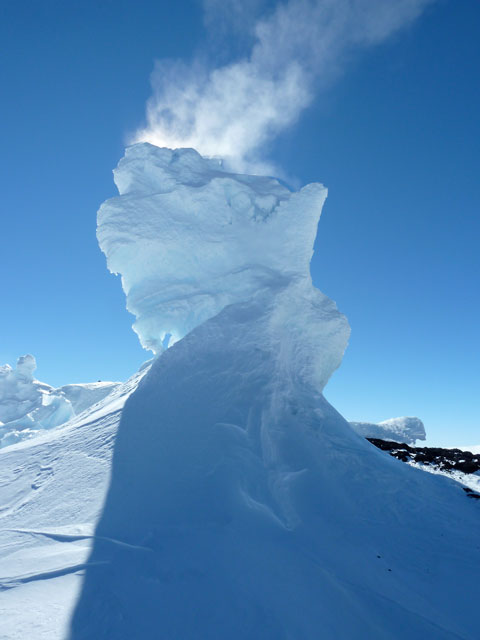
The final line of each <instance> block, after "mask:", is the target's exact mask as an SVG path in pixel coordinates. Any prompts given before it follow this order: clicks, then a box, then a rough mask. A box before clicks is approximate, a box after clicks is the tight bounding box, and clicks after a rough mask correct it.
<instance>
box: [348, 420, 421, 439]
mask: <svg viewBox="0 0 480 640" xmlns="http://www.w3.org/2000/svg"><path fill="white" fill-rule="evenodd" d="M350 426H351V427H352V428H353V429H354V431H356V432H357V433H358V434H360V435H361V436H363V437H364V438H381V439H383V440H393V441H394V442H405V443H406V444H415V442H416V441H417V440H425V439H426V434H425V427H424V425H423V422H422V421H421V420H420V419H419V418H413V417H404V418H390V419H389V420H384V421H383V422H378V423H374V422H350Z"/></svg>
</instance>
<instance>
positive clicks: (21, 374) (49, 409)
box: [0, 354, 119, 448]
mask: <svg viewBox="0 0 480 640" xmlns="http://www.w3.org/2000/svg"><path fill="white" fill-rule="evenodd" d="M36 367H37V364H36V361H35V358H34V357H33V356H32V355H30V354H27V355H25V356H21V357H20V358H19V359H18V361H17V366H16V368H15V369H12V367H11V366H10V365H8V364H7V365H4V366H2V367H0V448H1V447H6V446H8V445H12V444H16V443H17V442H21V441H22V440H28V439H30V438H33V437H35V436H37V435H38V434H39V433H41V432H42V431H43V430H45V429H53V428H54V427H58V426H60V425H62V424H65V423H66V422H68V421H69V420H70V419H71V418H73V416H75V415H78V414H79V413H81V412H82V411H84V410H85V409H87V408H88V407H90V406H91V405H93V404H95V403H96V402H99V401H100V400H102V399H103V398H104V397H105V396H107V395H108V394H109V393H111V392H112V391H113V389H115V387H116V386H118V384H119V383H117V382H92V383H86V384H72V385H66V386H64V387H60V388H58V389H55V388H53V387H51V386H50V385H48V384H45V383H44V382H39V381H38V380H35V379H34V377H33V373H34V371H35V369H36Z"/></svg>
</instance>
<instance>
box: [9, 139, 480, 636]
mask: <svg viewBox="0 0 480 640" xmlns="http://www.w3.org/2000/svg"><path fill="white" fill-rule="evenodd" d="M116 180H117V184H118V186H119V190H120V193H121V195H120V197H119V198H116V199H112V200H110V201H108V202H107V203H106V204H105V205H104V206H103V207H102V209H101V211H100V213H99V229H98V234H99V240H100V244H101V246H102V248H103V250H104V251H105V252H106V254H107V259H108V264H109V267H110V268H111V269H112V270H114V271H118V272H119V273H121V274H122V280H123V285H124V289H125V291H126V294H127V303H128V305H129V308H130V309H131V310H132V311H134V312H135V314H136V316H137V321H136V330H137V332H138V333H139V335H140V336H141V339H142V341H143V343H144V344H146V345H147V346H151V347H152V348H154V349H155V350H156V351H157V352H158V353H159V354H160V355H159V356H158V357H157V358H156V359H155V361H154V362H153V364H152V365H151V366H150V365H148V366H146V367H145V368H144V369H143V370H142V371H140V372H139V373H138V374H137V376H135V377H134V378H132V379H131V380H130V381H129V382H127V383H125V384H124V385H121V386H119V387H118V388H116V389H115V390H114V391H113V392H112V393H111V394H110V395H109V396H108V397H107V398H104V400H102V401H100V403H97V404H96V405H94V406H92V407H90V408H88V409H86V411H85V412H84V413H82V414H81V415H79V416H77V417H75V418H74V419H73V420H71V421H70V422H69V423H68V424H67V425H65V426H64V427H62V428H59V429H54V430H53V431H50V432H48V433H45V434H44V435H40V436H39V437H38V438H37V439H35V440H29V441H25V442H22V443H19V444H16V445H13V446H10V447H6V448H5V449H3V450H1V451H0V473H1V476H0V482H1V486H0V497H1V499H2V505H3V506H2V511H1V512H0V530H1V531H0V535H1V541H0V544H1V553H2V557H3V558H4V559H5V563H4V564H2V567H3V566H4V567H5V569H2V578H1V589H2V592H1V593H0V607H1V608H2V610H0V616H1V620H2V629H1V631H0V633H2V634H3V635H4V638H8V640H11V639H17V638H22V639H23V638H27V637H34V638H36V639H37V638H38V640H43V639H44V638H45V639H46V638H48V640H57V639H60V638H66V637H68V638H69V639H70V640H92V639H93V638H94V639H95V640H127V639H128V640H132V639H133V638H135V640H151V639H152V638H155V639H158V640H173V638H178V639H179V640H180V639H181V640H200V639H201V640H218V639H219V638H222V639H223V638H229V640H240V639H241V640H244V639H245V638H254V639H255V640H317V639H318V638H325V639H326V640H334V639H335V640H336V639H337V638H345V639H348V640H371V639H372V638H382V640H383V639H385V640H388V639H390V640H400V639H402V640H403V638H406V637H408V638H410V639H412V640H417V639H418V640H420V639H422V640H424V639H425V638H435V639H436V640H437V639H438V640H444V639H445V640H446V639H455V638H456V639H463V640H473V639H476V638H477V637H478V623H477V618H476V603H477V597H476V593H477V583H478V576H477V573H478V572H477V567H478V566H479V561H480V545H479V542H478V525H479V519H480V510H479V505H478V504H477V501H473V500H469V499H468V498H467V497H466V495H465V492H463V491H462V489H461V487H460V486H459V485H458V484H457V483H456V482H453V481H451V480H448V479H446V478H445V477H440V476H434V475H432V474H426V473H424V472H423V471H421V470H418V469H414V468H411V467H409V466H407V465H405V464H404V463H402V462H400V461H397V460H395V459H393V458H391V457H390V456H389V455H388V454H386V453H384V452H381V451H379V450H377V449H376V448H375V447H373V446H372V445H371V444H370V443H368V442H367V441H366V440H365V439H364V438H363V437H361V436H360V435H358V434H357V433H355V432H354V431H353V429H352V428H351V427H350V425H349V424H348V423H347V422H346V421H345V420H344V419H343V418H342V416H340V415H339V414H338V413H337V412H336V411H335V409H334V408H333V407H331V406H330V405H329V404H328V402H327V401H326V400H325V398H324V397H323V395H322V393H321V392H322V389H323V387H324V385H325V383H326V382H327V380H328V378H329V376H330V375H331V374H332V372H333V371H334V370H335V368H336V367H338V365H339V364H340V362H341V358H342V355H343V350H344V348H345V346H346V342H347V339H348V334H349V329H348V323H347V322H346V319H345V318H344V317H343V316H342V315H341V314H340V313H339V312H338V310H337V309H336V307H335V304H334V303H333V302H332V301H331V300H329V299H328V298H326V297H325V296H324V295H323V294H321V293H320V292H319V291H317V290H315V289H314V288H313V287H312V283H311V279H310V275H309V270H308V265H309V260H310V256H311V253H312V247H313V242H314V239H315V233H316V226H317V222H318V218H319V216H320V211H321V206H322V203H323V199H324V197H325V195H326V194H325V190H324V189H323V187H321V186H320V185H309V186H308V187H305V188H304V189H302V190H301V192H299V193H298V194H291V193H290V192H289V191H288V190H286V189H285V188H284V187H283V186H281V185H279V183H278V182H276V181H275V180H272V179H270V178H257V177H251V176H236V175H234V174H230V173H226V172H223V171H222V168H221V165H220V164H219V163H218V162H216V161H215V162H213V161H211V160H204V159H202V158H201V157H200V156H199V155H198V154H196V152H194V151H193V150H177V151H175V152H173V151H170V150H159V149H157V148H155V147H153V146H152V145H135V146H134V147H132V148H130V149H129V150H128V151H127V154H126V157H125V159H124V160H123V161H122V162H121V164H120V168H119V170H118V171H117V174H116ZM253 249H255V250H253ZM204 258H205V260H204ZM225 283H227V285H228V286H227V285H226V284H225ZM172 336H173V340H172V339H171V337H172ZM172 342H174V344H173V346H171V347H170V348H169V349H167V350H164V351H163V349H164V347H165V346H166V344H167V343H172ZM113 444H114V451H113V457H111V450H112V445H113ZM0 638H1V635H0Z"/></svg>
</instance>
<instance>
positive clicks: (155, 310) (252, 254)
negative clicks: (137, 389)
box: [97, 143, 348, 353]
mask: <svg viewBox="0 0 480 640" xmlns="http://www.w3.org/2000/svg"><path fill="white" fill-rule="evenodd" d="M114 176H115V183H116V185H117V187H118V190H119V193H120V195H119V197H116V198H112V199H111V200H108V201H107V202H105V203H104V204H103V205H102V206H101V208H100V210H99V213H98V230H97V236H98V240H99V244H100V247H101V249H102V250H103V252H104V253H105V255H106V257H107V264H108V268H109V269H110V271H112V272H114V273H120V274H121V276H122V283H123V288H124V291H125V293H126V296H127V308H128V310H129V311H131V312H132V313H133V314H135V316H136V322H135V324H134V329H135V331H136V332H137V333H138V335H139V337H140V340H141V343H142V345H143V346H144V347H146V348H148V349H152V350H153V351H154V352H155V353H159V352H161V351H162V349H163V346H164V345H165V343H166V341H168V339H169V336H171V338H170V344H171V343H172V342H174V341H176V340H178V339H180V338H182V337H183V336H184V335H186V334H187V333H188V332H189V331H191V330H192V329H193V328H194V327H196V326H197V325H199V324H201V323H202V322H204V321H205V320H207V319H208V318H211V317H213V316H215V315H216V314H217V313H218V312H219V311H220V310H221V309H223V308H224V307H226V306H227V305H229V304H233V303H235V302H240V301H245V300H249V299H251V298H252V296H253V295H254V294H258V293H259V292H261V291H266V290H271V289H279V288H283V287H285V286H287V285H289V284H291V283H297V284H298V285H299V286H303V288H304V291H307V292H308V295H310V296H312V293H311V291H308V290H309V289H310V290H311V280H310V271H309V265H310V260H311V257H312V252H313V243H314V240H315V236H316V232H317V225H318V220H319V217H320V213H321V209H322V205H323V203H324V200H325V198H326V195H327V191H326V189H325V188H324V187H323V186H322V185H320V184H310V185H307V186H306V187H304V188H303V189H301V190H300V191H299V192H297V193H292V192H291V191H290V190H289V189H287V188H286V187H285V186H283V185H282V184H280V183H279V182H278V181H277V180H275V179H273V178H268V177H261V176H248V175H237V174H232V173H228V172H226V171H224V170H223V169H222V165H221V162H219V161H218V160H212V159H205V158H202V156H200V155H199V154H198V153H197V152H196V151H195V150H193V149H177V150H171V149H161V148H158V147H155V146H153V145H150V144H148V143H142V144H136V145H133V146H132V147H129V148H128V149H127V150H126V153H125V157H124V158H123V159H122V160H121V161H120V163H119V165H118V167H117V169H116V170H115V171H114ZM302 295H303V294H302ZM313 304H317V305H318V306H320V307H322V306H323V305H324V301H323V300H322V299H321V298H320V297H319V296H317V300H316V301H315V302H314V303H313ZM330 307H332V305H330ZM290 311H291V313H292V314H293V313H294V312H295V310H294V309H293V308H292V309H291V310H290ZM332 313H333V311H332ZM337 319H338V321H339V323H340V324H341V325H342V328H341V330H342V331H343V334H344V339H343V347H342V352H343V348H344V347H345V343H346V339H347V337H348V328H347V323H346V320H345V319H344V318H343V317H342V316H340V314H338V313H337ZM339 330H340V327H339Z"/></svg>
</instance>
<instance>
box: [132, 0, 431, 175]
mask: <svg viewBox="0 0 480 640" xmlns="http://www.w3.org/2000/svg"><path fill="white" fill-rule="evenodd" d="M434 1H435V0H289V1H287V2H281V3H277V4H276V6H275V7H274V9H273V10H272V9H270V10H268V9H266V3H265V2H263V1H262V0H248V2H247V0H246V4H244V5H241V3H240V5H241V6H243V9H242V10H241V11H240V9H239V4H238V0H236V1H233V0H223V1H222V2H220V0H204V11H205V24H206V26H207V27H208V28H209V29H210V30H211V31H212V32H215V30H216V29H217V30H218V31H221V32H222V34H221V35H222V37H223V38H225V34H226V33H227V32H229V33H230V35H231V37H232V38H234V37H235V36H238V31H239V30H243V32H244V34H245V35H246V37H248V38H249V42H250V43H251V44H250V49H249V53H248V55H246V56H245V57H243V58H240V59H237V60H234V61H233V62H229V63H227V64H224V65H223V66H218V67H212V66H211V65H209V64H208V63H206V62H205V61H200V60H196V61H194V62H192V63H191V64H186V63H184V62H179V61H171V60H167V61H160V62H157V63H156V65H155V69H154V71H153V73H152V89H153V95H152V97H151V98H150V99H149V101H148V103H147V113H146V120H147V124H146V127H144V128H142V129H140V130H139V131H137V132H136V134H135V136H134V140H133V141H135V142H139V141H147V142H151V143H152V144H155V145H158V146H167V147H172V148H175V147H194V148H195V149H197V150H198V151H199V152H200V153H202V154H203V155H206V156H220V157H222V158H224V159H225V160H226V161H227V163H228V164H229V165H230V166H231V167H233V168H234V169H236V170H239V171H251V172H257V171H265V170H266V169H267V166H266V165H265V163H264V160H263V159H264V156H265V148H266V145H267V144H268V142H269V141H270V140H272V139H273V138H274V137H275V136H276V135H277V134H279V133H280V132H281V131H282V130H284V129H285V128H287V127H289V126H291V125H292V124H294V123H295V122H296V121H297V120H298V118H299V116H300V114H301V112H302V111H303V110H304V109H305V108H306V107H308V106H309V104H311V102H312V100H313V98H314V96H315V93H316V92H317V91H318V90H320V89H321V88H322V86H325V85H326V84H327V83H329V82H330V81H331V80H332V78H333V77H335V76H336V75H337V74H338V73H340V72H341V71H342V69H343V67H344V65H345V62H346V60H347V58H348V56H349V55H352V53H354V52H355V50H356V49H358V48H362V47H367V46H372V45H375V44H379V43H381V42H382V41H384V40H386V39H387V38H389V37H390V36H392V35H393V34H394V33H396V32H397V31H398V30H399V29H401V28H402V27H405V26H407V25H409V24H411V23H412V22H413V21H414V20H415V19H416V18H418V17H419V15H420V14H421V13H422V12H423V10H424V9H425V8H426V7H427V5H429V4H432V3H433V2H434ZM245 7H248V9H249V11H248V12H246V11H245Z"/></svg>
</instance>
